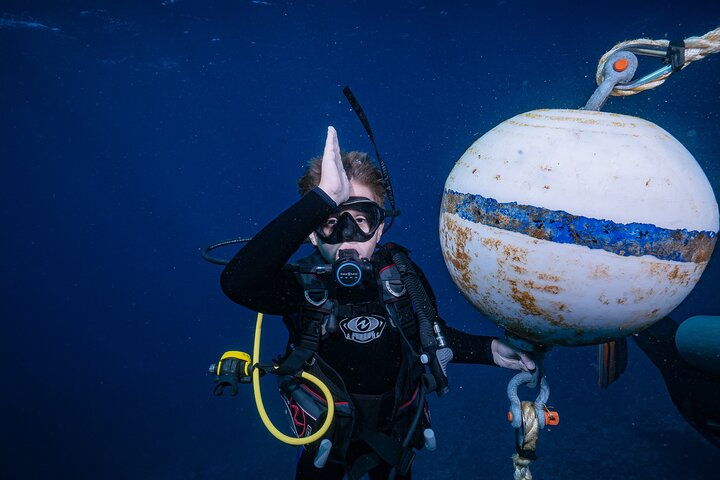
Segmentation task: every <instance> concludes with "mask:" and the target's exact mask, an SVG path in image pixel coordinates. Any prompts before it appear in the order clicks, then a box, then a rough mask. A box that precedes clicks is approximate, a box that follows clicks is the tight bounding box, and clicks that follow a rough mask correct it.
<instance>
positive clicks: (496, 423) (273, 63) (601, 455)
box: [0, 0, 720, 479]
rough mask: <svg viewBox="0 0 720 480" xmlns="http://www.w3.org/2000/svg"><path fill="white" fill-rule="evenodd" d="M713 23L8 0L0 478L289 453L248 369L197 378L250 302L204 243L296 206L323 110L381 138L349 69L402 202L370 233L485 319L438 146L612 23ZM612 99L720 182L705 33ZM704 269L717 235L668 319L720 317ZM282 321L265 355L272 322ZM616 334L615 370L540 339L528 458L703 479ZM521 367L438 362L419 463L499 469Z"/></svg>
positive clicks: (330, 5) (454, 148)
mask: <svg viewBox="0 0 720 480" xmlns="http://www.w3.org/2000/svg"><path fill="white" fill-rule="evenodd" d="M718 25H720V4H718V3H717V2H709V1H697V2H689V3H687V4H684V5H682V6H681V4H680V3H678V2H670V1H653V2H650V1H640V2H619V1H615V2H595V3H587V4H585V3H583V2H535V1H513V0H506V1H499V2H498V1H494V2H469V1H468V2H440V1H424V2H420V1H418V2H410V1H397V2H392V1H384V2H375V1H368V2H360V1H354V2H343V1H339V2H324V1H315V2H311V3H306V2H286V1H276V0H271V1H267V2H265V1H244V0H242V1H241V0H236V1H225V2H209V1H191V0H187V1H184V0H177V1H170V0H166V1H161V0H148V1H143V2H119V1H118V2H108V1H86V2H81V1H57V2H56V1H46V2H35V1H32V2H31V1H15V2H12V1H2V2H0V109H1V112H2V116H1V117H0V135H1V137H0V160H1V162H2V163H1V166H2V170H1V173H0V221H1V226H2V235H1V236H0V242H1V243H0V246H1V248H0V252H2V253H0V255H1V257H0V262H1V263H0V275H1V282H2V283H1V284H0V291H1V292H2V301H1V302H0V318H1V319H2V349H0V354H1V355H2V356H1V357H0V358H1V360H2V362H0V368H2V379H3V383H4V385H3V387H2V394H0V415H2V417H1V419H2V427H1V430H0V431H2V445H3V446H2V448H0V477H1V478H3V479H22V478H26V479H36V478H75V479H85V478H111V479H115V478H117V479H140V478H142V479H145V478H148V479H220V478H249V479H254V478H270V479H275V478H277V479H281V478H292V472H293V470H294V467H293V465H294V459H295V450H294V448H293V447H288V446H285V445H282V444H280V443H279V442H277V441H276V440H275V439H274V438H272V437H271V436H270V434H269V433H268V432H267V431H266V430H265V429H264V427H263V426H262V424H261V422H260V420H259V417H258V414H257V412H256V410H255V406H254V402H253V398H252V393H251V389H250V388H249V387H247V388H245V389H243V390H242V392H241V394H240V395H239V396H238V397H235V398H232V397H228V396H226V397H222V398H216V397H213V395H212V378H211V377H210V376H209V375H207V373H206V371H207V366H208V365H209V364H210V363H212V362H214V361H216V360H217V358H219V355H220V354H221V353H222V352H224V351H225V350H229V349H240V350H247V351H249V350H250V348H251V337H252V333H253V328H254V319H255V316H254V314H253V312H250V311H248V310H245V309H243V308H241V307H239V306H237V305H235V304H233V303H232V302H230V301H229V300H228V299H227V298H225V297H224V296H223V294H222V292H221V290H220V287H219V282H218V277H219V274H220V268H219V267H217V266H214V265H210V264H208V263H206V262H204V261H203V260H202V259H201V258H200V255H199V248H200V247H202V246H204V245H207V244H210V243H212V242H214V241H217V240H220V239H225V238H230V237H234V236H240V235H252V234H253V233H255V232H256V231H258V230H259V229H260V228H261V227H262V226H263V225H264V224H266V223H267V222H268V221H269V220H271V219H272V218H273V217H274V216H275V215H276V214H277V213H279V212H280V211H281V210H283V209H284V208H286V207H287V206H288V205H289V204H290V203H291V202H293V201H294V200H295V198H296V196H297V195H296V192H295V179H296V178H297V177H298V176H299V175H300V173H301V171H302V166H303V164H304V163H305V162H306V161H307V160H308V159H309V158H310V157H312V156H314V155H318V154H320V153H321V152H322V147H323V142H324V138H325V132H326V128H327V126H328V125H334V126H335V127H336V128H337V130H338V132H339V138H340V145H341V147H342V148H343V149H347V150H351V149H361V150H371V149H372V146H371V144H370V142H369V141H368V139H367V136H366V135H365V132H364V131H363V128H362V126H361V125H360V123H359V122H358V120H357V118H356V117H355V114H354V113H353V112H352V110H351V109H350V108H349V106H348V104H347V102H346V101H345V98H344V97H343V95H342V93H341V89H342V87H343V86H344V85H350V86H351V87H352V88H353V90H354V92H355V94H356V95H357V97H358V98H359V100H360V101H361V103H362V105H363V107H364V109H365V111H366V112H367V114H368V116H369V118H370V120H371V123H372V126H373V129H374V131H375V135H376V140H377V142H378V145H379V147H380V149H381V152H382V154H383V157H384V158H385V160H386V162H387V164H388V168H389V170H390V174H391V176H392V179H393V182H394V187H395V190H396V198H397V202H398V207H399V208H400V209H402V210H403V215H402V216H401V217H400V218H399V219H398V221H397V222H396V224H395V226H394V227H393V229H392V231H391V232H390V233H389V234H388V237H387V238H385V240H393V241H396V242H398V243H401V244H406V245H409V246H410V247H411V248H412V256H413V259H414V260H415V261H416V262H417V263H418V264H420V265H421V266H422V267H423V269H424V270H425V272H426V273H427V274H428V276H429V278H430V281H431V283H432V285H433V287H434V289H435V292H436V294H437V296H438V298H439V303H440V313H441V315H442V316H443V317H444V318H446V319H448V321H449V323H450V324H451V325H453V326H455V327H458V328H460V329H464V330H466V331H470V332H475V333H483V334H494V335H500V334H501V332H500V331H499V330H498V329H497V327H495V326H494V325H493V324H491V323H489V322H488V321H486V320H484V319H482V317H481V315H480V314H479V313H478V312H477V311H476V310H474V309H473V308H472V307H471V306H470V305H469V304H468V303H467V302H466V301H465V300H464V298H463V297H462V295H461V294H460V293H459V292H458V290H457V288H456V287H455V285H454V284H453V283H452V281H451V279H450V277H449V275H448V273H447V271H446V268H445V265H444V263H443V260H442V256H441V252H440V246H439V240H438V233H437V230H438V211H439V205H440V197H441V193H442V188H443V185H444V182H445V179H446V177H447V175H448V173H449V172H450V170H451V169H452V167H453V165H454V163H455V161H456V160H457V159H458V158H459V157H460V156H461V155H462V153H463V152H464V151H465V149H466V148H467V147H469V146H470V145H471V144H472V142H473V141H474V140H475V139H477V138H478V137H479V136H480V135H482V134H483V133H485V132H486V131H488V130H489V129H491V128H492V127H493V126H495V125H496V124H498V123H500V122H501V121H503V120H505V119H507V118H509V117H512V116H514V115H516V114H518V113H522V112H525V111H528V110H532V109H536V108H577V107H580V106H582V105H584V104H585V102H586V100H587V99H588V97H589V96H590V94H591V93H592V92H593V90H594V88H595V83H594V75H595V68H596V65H597V62H598V59H599V58H600V56H601V55H602V54H603V53H604V52H605V51H607V50H609V49H610V48H611V47H612V46H613V45H614V44H615V43H617V42H619V41H622V40H627V39H636V38H642V37H649V38H654V39H665V38H667V39H675V38H685V37H689V36H693V35H702V34H704V33H706V32H708V31H709V30H712V29H713V28H716V27H717V26H718ZM641 61H643V62H645V65H646V68H647V69H654V68H656V67H658V66H659V61H658V60H656V59H643V60H641ZM605 110H606V111H611V112H617V113H625V114H631V115H636V116H640V117H643V118H645V119H648V120H650V121H652V122H655V123H657V124H658V125H660V126H662V127H663V128H665V129H666V130H668V131H669V132H670V133H671V134H673V135H674V136H675V137H676V138H678V139H679V140H680V141H681V142H683V143H684V145H685V146H686V147H687V148H688V149H689V150H690V152H692V153H693V155H694V156H695V157H696V158H697V160H698V162H699V163H700V164H701V165H702V167H703V169H704V170H705V173H706V174H707V176H708V178H709V179H710V181H711V183H712V185H713V188H714V189H715V193H716V195H718V194H720V164H719V162H720V143H719V142H718V138H720V55H716V56H715V57H709V58H707V59H705V60H702V61H700V62H697V63H694V64H693V65H691V66H690V67H688V68H686V69H685V70H683V71H681V72H680V73H678V74H676V75H675V76H673V77H672V78H671V79H670V80H669V81H668V82H666V83H665V84H664V85H662V86H661V87H659V88H657V89H655V90H653V91H650V92H645V93H642V94H640V95H636V96H633V97H629V98H624V99H619V98H613V99H611V100H610V101H609V103H608V105H607V106H606V108H605ZM233 252H234V249H232V248H229V249H226V250H225V251H223V252H221V253H222V254H223V255H225V256H230V255H232V253H233ZM719 282H720V260H718V253H717V252H716V254H715V256H714V258H713V259H712V261H711V262H710V265H709V266H708V268H707V270H706V272H705V274H704V277H703V278H702V280H701V282H700V284H699V285H698V286H697V287H696V288H695V290H694V291H693V292H692V294H691V295H690V296H689V297H688V299H687V300H686V301H685V302H684V303H683V304H682V305H681V306H680V307H679V308H678V309H677V311H676V312H675V313H674V316H675V318H677V319H678V320H682V319H685V318H688V317H690V316H692V315H696V314H715V315H717V314H720V294H718V291H719V290H718V283H719ZM277 320H278V319H276V318H268V319H266V329H265V331H264V337H263V338H264V341H263V349H262V352H263V357H264V358H266V359H269V358H271V357H272V356H274V355H276V354H277V353H279V352H280V351H281V350H282V348H283V346H284V343H285V340H286V333H285V332H284V330H283V328H282V327H281V326H280V325H279V323H280V322H279V321H277ZM630 347H631V351H630V364H629V367H628V370H627V372H626V373H625V375H624V376H623V377H622V378H621V379H620V381H619V382H617V383H616V384H614V385H612V386H611V387H610V388H609V389H607V390H604V391H600V390H598V388H597V387H596V385H595V382H596V378H595V362H596V356H595V349H594V348H591V347H581V348H556V349H554V350H553V351H552V352H551V353H550V355H549V358H548V361H547V375H548V379H549V382H550V386H551V396H550V401H549V404H550V405H551V406H553V407H555V408H557V409H558V411H559V412H560V416H561V424H560V425H559V426H558V427H553V428H551V430H550V431H545V432H543V433H542V434H541V436H540V441H539V444H538V456H539V459H538V461H537V462H535V464H534V465H533V466H532V471H533V473H534V475H535V478H537V479H575V478H588V479H621V478H622V479H625V478H640V479H645V478H647V479H677V478H685V479H709V478H717V464H718V462H719V461H720V451H718V450H717V449H716V448H714V447H712V446H711V445H710V444H709V443H708V442H706V441H705V440H704V439H703V438H702V437H701V436H700V435H698V434H697V433H696V432H695V431H694V430H693V429H692V428H691V427H689V426H688V425H687V424H686V423H685V422H684V420H683V419H682V417H681V416H680V415H679V413H678V412H677V410H676V409H675V407H674V405H673V404H672V403H671V401H670V399H669V397H668V394H667V390H666V388H665V385H664V382H663V380H662V377H661V376H660V374H659V372H658V371H657V369H656V368H655V367H654V366H653V365H652V364H651V363H650V362H649V360H648V359H647V358H646V357H645V356H644V355H643V354H642V352H641V351H640V350H639V349H637V347H636V346H635V345H634V344H632V342H631V345H630ZM511 376H512V374H511V373H510V372H509V371H506V370H501V369H497V368H491V367H479V366H467V365H462V366H453V367H452V370H451V379H450V380H451V388H452V390H451V393H450V394H449V395H447V396H445V397H443V398H442V399H438V398H437V397H434V396H433V397H432V398H431V405H432V412H433V421H434V427H435V432H436V435H437V438H438V449H437V450H436V451H435V452H421V453H420V454H419V455H418V458H417V461H416V463H415V465H414V478H417V479H430V478H450V479H456V478H488V479H504V478H507V479H510V478H512V472H513V469H512V463H511V460H510V456H511V454H512V453H513V452H514V433H513V430H512V428H511V427H510V426H509V425H508V423H507V421H506V420H505V413H506V411H507V407H508V401H507V397H506V394H505V388H506V384H507V381H508V380H509V379H510V377H511ZM263 385H264V387H263V390H264V392H265V394H266V402H267V405H268V409H269V411H270V413H271V416H272V418H273V419H274V420H275V422H276V423H277V424H278V425H279V426H281V427H288V423H287V421H286V419H285V416H284V413H283V410H282V405H281V402H280V400H279V398H278V397H277V395H276V394H275V387H274V382H273V381H272V379H267V380H266V381H265V382H264V383H263ZM526 393H527V392H526ZM527 394H528V395H533V394H530V393H527ZM286 431H287V430H286Z"/></svg>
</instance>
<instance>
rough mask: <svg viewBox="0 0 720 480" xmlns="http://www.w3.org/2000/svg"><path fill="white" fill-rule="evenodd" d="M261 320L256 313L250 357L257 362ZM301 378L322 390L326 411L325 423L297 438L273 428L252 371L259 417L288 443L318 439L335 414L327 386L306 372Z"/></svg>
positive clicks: (333, 402)
mask: <svg viewBox="0 0 720 480" xmlns="http://www.w3.org/2000/svg"><path fill="white" fill-rule="evenodd" d="M262 320H263V314H262V313H258V316H257V323H256V324H255V342H254V344H253V357H252V358H253V362H254V363H257V361H258V359H259V358H260V332H261V331H262ZM254 363H253V364H254ZM276 368H277V367H276ZM302 378H304V379H305V380H307V381H309V382H310V383H312V384H313V385H316V386H317V387H318V388H319V389H320V390H321V391H322V393H323V395H325V400H326V401H327V409H328V411H327V416H326V418H325V423H323V424H322V427H320V429H319V430H318V431H317V432H315V433H313V434H312V435H310V436H309V437H303V438H298V437H291V436H289V435H285V434H284V433H282V432H281V431H280V430H278V429H277V428H275V425H273V423H272V421H270V417H268V415H267V412H266V411H265V405H263V401H262V394H261V393H260V370H259V369H257V368H255V369H253V372H252V380H253V382H252V384H253V393H254V394H255V405H257V410H258V413H259V414H260V419H261V420H262V421H263V423H264V424H265V427H266V428H267V429H268V431H269V432H270V433H271V434H272V435H273V436H274V437H275V438H277V439H278V440H280V441H281V442H284V443H287V444H289V445H306V444H308V443H312V442H314V441H316V440H320V439H321V438H322V436H323V435H325V432H327V431H328V428H330V424H331V423H332V420H333V417H334V416H335V401H334V400H333V397H332V394H331V393H330V390H329V389H328V388H327V386H326V385H325V384H324V383H322V381H320V379H319V378H317V377H316V376H314V375H311V374H309V373H307V372H302Z"/></svg>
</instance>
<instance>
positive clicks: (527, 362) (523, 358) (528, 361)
mask: <svg viewBox="0 0 720 480" xmlns="http://www.w3.org/2000/svg"><path fill="white" fill-rule="evenodd" d="M520 363H521V364H522V366H523V368H522V369H523V370H525V371H526V372H532V371H534V370H535V362H534V361H533V359H532V358H530V356H529V355H526V354H524V353H521V354H520Z"/></svg>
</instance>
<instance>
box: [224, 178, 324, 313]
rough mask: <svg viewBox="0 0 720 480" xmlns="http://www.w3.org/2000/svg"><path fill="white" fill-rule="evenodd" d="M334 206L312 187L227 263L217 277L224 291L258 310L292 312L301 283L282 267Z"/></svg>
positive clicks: (300, 298)
mask: <svg viewBox="0 0 720 480" xmlns="http://www.w3.org/2000/svg"><path fill="white" fill-rule="evenodd" d="M336 206H337V205H336V204H335V202H334V201H333V200H332V199H331V198H330V197H328V196H327V195H326V194H325V192H323V191H322V190H320V189H319V188H316V189H314V190H311V191H310V192H308V193H307V195H305V196H303V197H302V198H301V199H300V200H298V201H297V202H296V203H295V204H293V205H292V206H291V207H290V208H288V209H287V210H285V211H284V212H283V213H281V214H280V215H279V216H278V217H277V218H276V219H275V220H273V221H272V222H270V223H269V224H268V225H267V226H266V227H265V228H263V229H262V230H261V231H260V232H259V233H258V234H257V235H255V236H254V237H253V239H252V240H250V241H249V242H248V243H247V244H246V245H245V246H244V247H243V248H242V249H241V250H240V251H239V252H238V253H237V254H236V255H235V256H234V257H233V259H232V260H230V262H229V263H228V264H227V266H226V267H225V269H224V270H223V272H222V275H221V277H220V285H221V287H222V290H223V292H224V293H225V295H227V296H228V297H229V298H230V299H231V300H233V301H234V302H236V303H239V304H240V305H243V306H245V307H247V308H250V309H252V310H255V311H258V312H263V313H267V314H271V315H283V314H287V313H292V312H296V311H297V310H298V308H299V307H300V306H301V305H302V303H303V292H302V287H301V286H300V284H299V283H298V282H297V280H296V279H295V274H294V273H293V272H291V271H290V270H287V269H283V267H284V266H285V264H286V263H287V261H288V260H289V259H290V257H291V256H292V254H293V253H295V251H297V249H298V248H300V245H302V243H303V242H304V241H305V239H307V237H308V235H310V233H311V232H312V231H313V230H314V229H315V228H316V227H317V226H318V225H320V224H321V223H322V222H323V221H324V220H325V219H326V218H327V216H328V215H329V214H330V213H331V212H332V211H333V210H334V209H335V208H336Z"/></svg>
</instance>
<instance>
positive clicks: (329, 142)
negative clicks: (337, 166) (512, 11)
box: [323, 126, 340, 166]
mask: <svg viewBox="0 0 720 480" xmlns="http://www.w3.org/2000/svg"><path fill="white" fill-rule="evenodd" d="M337 145H338V139H337V131H335V127H332V126H330V127H328V131H327V137H326V138H325V151H324V152H323V163H324V161H325V160H334V161H335V163H337V158H336V157H335V151H336V148H335V147H336V146H337ZM337 150H338V151H339V150H340V147H337ZM323 166H324V165H323Z"/></svg>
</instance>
